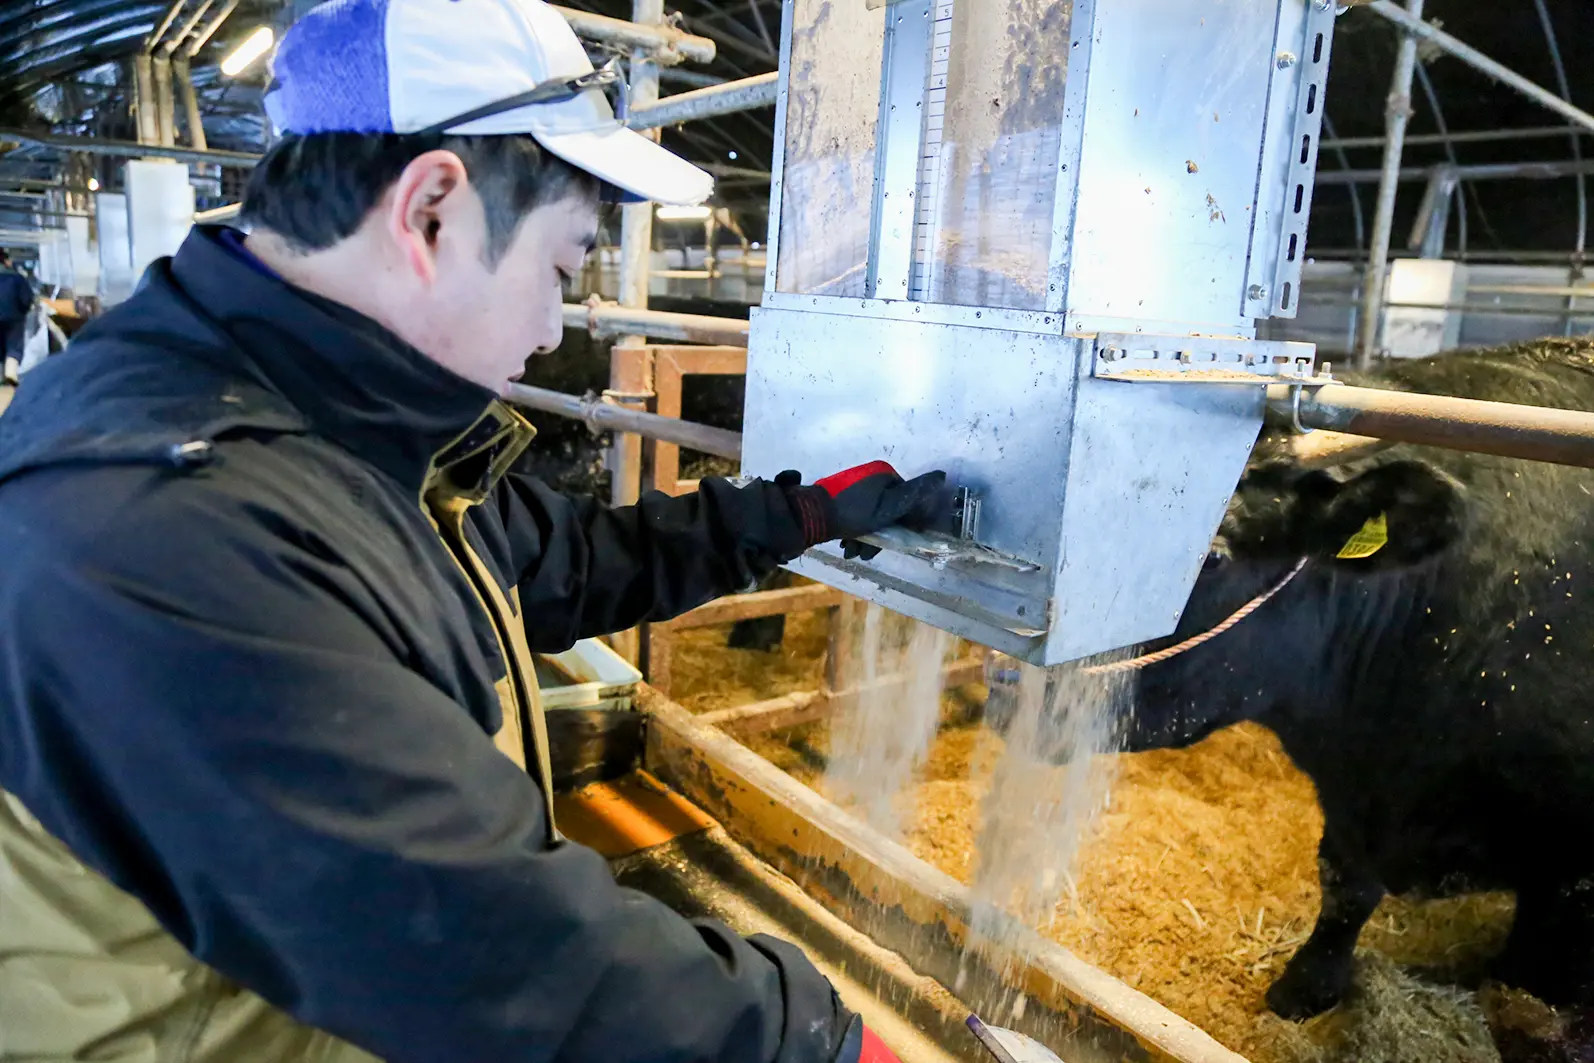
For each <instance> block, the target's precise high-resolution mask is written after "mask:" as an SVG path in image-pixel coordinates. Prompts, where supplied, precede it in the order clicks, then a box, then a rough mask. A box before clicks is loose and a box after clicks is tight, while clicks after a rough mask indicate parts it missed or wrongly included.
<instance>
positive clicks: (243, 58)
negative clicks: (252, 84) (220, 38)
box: [221, 26, 277, 78]
mask: <svg viewBox="0 0 1594 1063" xmlns="http://www.w3.org/2000/svg"><path fill="white" fill-rule="evenodd" d="M276 42H277V35H276V33H275V32H274V31H273V30H272V28H271V27H270V26H261V27H260V28H259V29H257V30H255V31H254V32H253V33H251V34H250V35H249V36H247V37H245V38H244V40H243V43H242V44H240V45H239V46H238V47H236V48H234V49H233V50H232V54H230V55H229V56H227V58H225V59H223V60H222V61H221V72H222V73H223V74H225V75H226V76H227V77H230V78H233V77H237V76H238V75H239V74H242V73H243V72H244V71H245V70H247V69H248V68H249V64H250V63H253V62H254V61H255V60H256V59H259V58H260V57H261V56H263V55H265V54H266V53H267V52H269V51H271V46H272V45H273V44H275V43H276Z"/></svg>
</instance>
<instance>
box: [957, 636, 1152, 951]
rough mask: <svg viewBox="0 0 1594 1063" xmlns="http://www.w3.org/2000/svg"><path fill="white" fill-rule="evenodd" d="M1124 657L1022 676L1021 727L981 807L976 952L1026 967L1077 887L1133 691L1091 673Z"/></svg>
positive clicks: (1015, 725) (1014, 730)
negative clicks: (1030, 942) (1040, 934)
mask: <svg viewBox="0 0 1594 1063" xmlns="http://www.w3.org/2000/svg"><path fill="white" fill-rule="evenodd" d="M1125 655H1126V651H1118V652H1116V653H1114V654H1113V655H1112V656H1111V657H1108V658H1098V659H1096V660H1094V661H1091V662H1074V663H1071V664H1064V665H1058V666H1056V667H1053V668H1049V669H1044V670H1043V669H1039V668H1034V667H1031V666H1028V665H1023V666H1020V668H1019V678H1018V683H1017V690H1016V705H1015V706H1014V709H1013V718H1012V722H1011V723H1010V724H1009V725H1008V728H1007V735H1006V740H1005V743H1004V744H1003V748H1002V750H1001V753H1000V755H999V756H998V757H997V759H996V767H995V769H994V771H993V773H992V777H991V786H990V790H989V791H988V792H987V794H986V796H985V799H984V801H983V802H982V803H981V805H980V825H979V831H978V834H977V837H976V842H975V873H974V883H973V885H974V895H975V899H976V900H977V901H978V902H979V906H978V908H977V910H976V912H975V915H974V926H973V930H974V935H975V944H974V951H975V952H980V951H983V950H984V949H985V948H987V947H994V949H995V953H996V954H998V955H1005V956H1012V957H1020V956H1021V955H1022V952H1023V951H1024V950H1023V948H1022V945H1021V940H1022V939H1023V938H1024V937H1025V936H1026V935H1025V934H1024V932H1025V931H1027V930H1042V931H1044V930H1045V929H1046V928H1047V926H1048V925H1049V924H1050V923H1051V921H1052V919H1054V918H1055V917H1056V914H1057V911H1058V905H1059V903H1060V902H1061V901H1062V900H1063V899H1064V897H1065V896H1066V895H1067V894H1068V891H1069V887H1070V884H1071V883H1073V882H1074V881H1075V878H1074V861H1075V857H1076V856H1077V855H1078V852H1079V847H1080V843H1081V842H1082V841H1083V839H1084V837H1085V835H1086V832H1087V831H1088V829H1089V827H1090V825H1091V823H1092V821H1093V820H1094V819H1095V817H1096V815H1097V813H1098V812H1100V811H1101V809H1102V807H1103V806H1104V805H1105V803H1106V799H1107V792H1108V788H1109V785H1110V783H1111V774H1110V773H1111V768H1112V758H1109V757H1102V756H1099V754H1102V753H1107V752H1111V751H1112V750H1113V748H1114V747H1115V745H1116V736H1117V734H1118V732H1119V722H1120V720H1121V719H1122V718H1123V716H1124V715H1125V713H1126V712H1127V711H1128V708H1129V706H1128V698H1129V696H1130V692H1131V689H1132V688H1131V685H1130V684H1129V683H1128V681H1127V680H1126V679H1125V675H1126V673H1121V672H1120V673H1117V674H1110V675H1087V674H1085V673H1084V672H1083V670H1082V668H1083V666H1084V665H1085V664H1086V663H1102V662H1103V661H1105V660H1116V659H1121V658H1122V657H1124V656H1125ZM988 740H989V741H993V742H995V741H998V739H996V738H994V737H992V738H990V739H988Z"/></svg>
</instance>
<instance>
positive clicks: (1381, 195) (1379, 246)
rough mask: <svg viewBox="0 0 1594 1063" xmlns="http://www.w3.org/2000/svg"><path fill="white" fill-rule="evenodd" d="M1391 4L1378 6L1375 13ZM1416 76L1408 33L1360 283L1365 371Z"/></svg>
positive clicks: (1418, 0) (1416, 0) (1399, 56)
mask: <svg viewBox="0 0 1594 1063" xmlns="http://www.w3.org/2000/svg"><path fill="white" fill-rule="evenodd" d="M1384 3H1387V0H1378V3H1376V4H1374V5H1373V7H1374V8H1375V9H1376V8H1378V7H1380V6H1382V5H1383V4H1384ZM1422 5H1423V0H1406V10H1405V11H1402V12H1401V14H1402V15H1405V16H1409V17H1411V18H1412V19H1415V20H1416V21H1417V22H1418V23H1419V24H1421V23H1422ZM1391 6H1392V5H1391ZM1416 73H1417V38H1416V36H1414V35H1413V34H1410V33H1404V34H1401V37H1400V48H1399V50H1398V51H1397V52H1396V53H1395V76H1394V80H1393V81H1392V82H1391V83H1390V87H1389V102H1388V105H1387V108H1386V110H1385V115H1384V121H1385V135H1386V136H1387V138H1388V141H1387V143H1385V145H1384V166H1383V171H1382V174H1381V176H1380V179H1379V182H1378V206H1377V207H1376V208H1375V210H1374V211H1373V239H1372V248H1371V251H1370V254H1369V258H1368V263H1367V273H1366V275H1365V276H1364V277H1363V278H1362V316H1361V336H1360V337H1359V338H1358V340H1357V344H1356V361H1357V364H1358V365H1359V366H1360V367H1361V368H1363V369H1366V368H1368V367H1369V366H1371V365H1372V361H1373V355H1374V354H1376V353H1377V347H1378V333H1379V329H1380V326H1381V325H1382V323H1383V322H1382V318H1383V309H1382V306H1383V301H1384V278H1385V275H1386V274H1387V273H1388V271H1389V243H1390V240H1391V239H1392V238H1393V236H1394V231H1395V192H1396V190H1397V189H1398V188H1399V187H1400V159H1401V155H1402V154H1403V153H1404V151H1405V148H1406V124H1407V123H1408V122H1409V121H1410V120H1411V83H1412V79H1413V78H1414V77H1415V76H1416Z"/></svg>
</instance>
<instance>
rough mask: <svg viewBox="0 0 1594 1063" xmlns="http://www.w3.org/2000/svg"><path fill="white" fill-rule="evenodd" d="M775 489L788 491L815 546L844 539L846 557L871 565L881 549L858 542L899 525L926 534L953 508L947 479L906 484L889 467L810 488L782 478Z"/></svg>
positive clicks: (871, 466) (933, 475)
mask: <svg viewBox="0 0 1594 1063" xmlns="http://www.w3.org/2000/svg"><path fill="white" fill-rule="evenodd" d="M775 483H776V484H778V485H780V486H781V487H783V488H785V489H786V495H787V497H788V498H790V499H791V504H792V508H793V510H795V511H796V513H797V515H798V517H799V519H800V520H801V521H802V526H803V535H804V537H805V538H806V539H807V541H808V545H809V546H814V545H816V544H818V543H824V542H830V541H831V540H833V539H840V540H841V544H842V554H843V556H845V557H848V558H853V557H861V558H863V560H865V561H868V560H869V559H870V558H872V557H874V556H875V555H876V554H878V553H879V552H880V548H879V547H878V546H869V545H868V544H866V543H861V542H858V541H857V540H858V537H859V536H862V535H869V534H871V533H873V532H877V531H880V530H881V529H883V528H889V527H890V526H891V525H893V524H901V525H905V526H906V527H910V528H922V527H923V526H925V525H927V524H934V523H936V522H937V521H938V520H939V519H940V518H942V517H943V516H944V512H943V511H945V510H948V509H949V508H950V506H951V501H950V497H949V495H948V493H947V492H946V491H945V490H944V488H945V486H946V473H944V472H927V473H925V474H924V475H923V476H916V477H914V478H913V479H912V480H904V479H903V478H902V477H901V476H899V475H897V470H895V469H893V468H892V467H891V466H890V465H888V464H886V463H885V462H883V461H871V462H869V463H868V464H867V465H859V466H856V467H855V468H851V469H847V470H844V471H842V472H838V473H836V474H835V475H833V476H827V477H825V478H824V479H823V480H820V481H818V482H817V483H815V484H813V485H812V486H808V487H804V486H802V476H801V475H800V474H799V473H795V472H783V473H781V474H780V475H779V476H777V477H775Z"/></svg>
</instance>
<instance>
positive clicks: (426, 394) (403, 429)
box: [0, 227, 495, 491]
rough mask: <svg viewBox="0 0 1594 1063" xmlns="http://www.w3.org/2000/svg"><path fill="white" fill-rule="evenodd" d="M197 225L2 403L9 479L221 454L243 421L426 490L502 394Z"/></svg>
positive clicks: (0, 445) (1, 452)
mask: <svg viewBox="0 0 1594 1063" xmlns="http://www.w3.org/2000/svg"><path fill="white" fill-rule="evenodd" d="M219 233H220V230H219V229H217V228H214V227H196V228H195V229H194V230H193V232H192V233H190V234H189V236H188V238H187V240H185V241H184V243H183V246H182V247H181V248H180V249H179V250H178V252H177V254H176V255H175V256H174V257H172V258H170V259H162V260H160V261H158V262H156V263H155V264H153V265H152V266H151V267H150V269H149V271H148V272H147V273H146V274H145V276H144V278H143V281H142V283H141V284H140V286H139V290H138V291H137V292H136V293H135V294H134V295H133V296H132V298H130V299H128V300H127V301H126V302H124V303H122V304H121V305H119V306H117V307H115V308H113V309H112V310H110V311H109V312H108V313H106V314H105V315H103V316H102V317H100V318H99V319H98V320H96V321H95V322H93V323H92V324H90V325H89V326H88V327H87V328H86V329H84V330H83V332H82V333H80V334H79V335H78V337H77V338H76V339H74V341H73V342H72V344H71V345H70V346H69V347H68V348H67V350H66V351H65V352H63V353H62V354H60V355H58V356H57V357H55V358H51V359H49V360H47V361H45V362H44V363H42V364H41V365H40V366H38V368H36V369H34V370H33V371H32V372H30V373H29V374H28V375H27V377H26V378H24V381H23V383H22V385H21V386H20V387H19V388H18V390H17V395H16V398H15V400H14V401H13V402H12V404H11V406H10V408H9V409H8V410H7V411H6V414H5V416H4V417H0V480H3V479H6V478H9V477H11V476H15V475H17V474H18V473H20V472H24V471H27V470H30V469H35V468H40V467H44V466H49V465H61V464H71V463H85V462H88V463H121V462H128V463H141V464H145V463H155V464H160V463H167V464H173V465H175V466H178V467H184V466H189V465H194V464H199V463H203V462H205V461H207V460H209V458H210V456H211V454H212V449H211V444H214V443H215V442H216V441H217V440H218V439H220V438H222V437H224V436H226V435H228V434H237V433H246V432H264V433H303V432H313V433H315V434H317V435H320V436H323V437H325V438H327V439H329V440H331V441H332V442H334V443H336V444H338V445H340V446H342V447H343V448H345V449H347V450H349V451H350V452H352V453H354V454H355V455H356V456H358V457H360V458H362V459H364V460H366V461H368V462H370V463H371V464H373V465H375V466H376V467H378V468H379V469H381V470H382V471H383V472H385V473H387V474H388V475H390V476H392V477H393V478H395V479H397V480H399V481H400V482H401V483H403V484H404V485H405V486H406V487H408V488H410V489H412V490H415V491H419V490H420V488H421V486H422V484H423V483H424V482H425V479H426V475H427V470H428V468H429V466H430V464H431V462H432V459H433V458H434V457H435V456H436V455H437V454H438V452H439V451H441V450H442V449H443V448H444V447H445V446H447V445H448V444H449V443H450V442H452V441H454V440H456V439H458V438H459V437H460V436H461V435H462V434H463V433H465V432H466V431H467V430H468V429H469V428H470V427H471V426H472V425H473V424H475V423H476V422H477V421H478V420H480V419H481V416H482V414H483V413H484V412H485V411H486V409H487V407H488V406H489V405H490V404H491V403H492V402H493V400H494V398H495V396H494V395H493V393H492V392H491V391H489V390H488V389H486V388H483V387H480V386H479V385H476V384H474V383H471V382H470V381H467V380H465V379H463V378H461V377H458V376H456V375H454V374H453V373H451V372H449V371H448V370H446V369H444V368H443V367H442V366H440V365H438V364H436V363H435V362H433V361H431V360H430V359H429V358H427V357H426V356H425V355H423V354H422V353H421V352H420V351H417V350H416V349H415V348H413V347H411V346H410V345H409V344H407V343H405V342H404V341H403V340H401V339H399V338H398V337H397V336H395V335H394V334H393V333H391V332H389V331H388V330H386V329H385V328H383V327H382V326H380V325H378V324H377V323H376V322H374V321H372V320H370V319H369V318H367V317H365V316H363V315H361V314H359V313H357V312H356V311H354V310H351V309H350V308H348V307H345V306H342V305H340V304H337V303H334V302H332V301H330V300H327V299H323V298H321V297H319V296H316V295H314V294H312V293H309V292H306V291H303V290H302V289H298V288H295V287H293V286H292V285H289V284H288V283H287V282H286V281H284V280H282V279H281V278H279V277H276V276H274V275H272V274H270V273H269V271H266V270H264V269H262V268H261V267H260V266H259V265H258V264H256V263H252V262H250V261H249V260H248V259H246V258H244V257H243V256H242V255H241V254H240V253H239V252H237V251H235V250H233V249H231V248H229V247H228V246H227V245H226V244H225V243H224V242H223V240H222V239H221V238H220V235H219Z"/></svg>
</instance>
